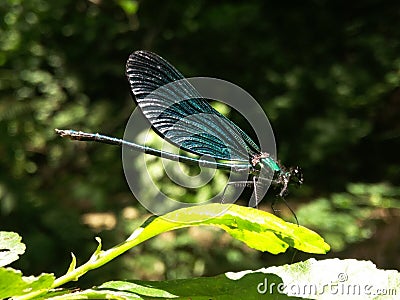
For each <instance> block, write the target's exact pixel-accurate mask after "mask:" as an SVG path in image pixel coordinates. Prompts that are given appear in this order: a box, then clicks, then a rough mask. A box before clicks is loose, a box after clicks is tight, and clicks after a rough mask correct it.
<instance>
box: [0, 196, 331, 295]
mask: <svg viewBox="0 0 400 300" xmlns="http://www.w3.org/2000/svg"><path fill="white" fill-rule="evenodd" d="M201 225H203V226H204V225H209V226H217V227H219V228H222V229H224V230H225V231H227V232H228V233H229V234H230V235H232V236H233V237H235V238H236V239H238V240H241V241H243V242H245V243H247V244H248V245H249V246H250V247H253V248H255V249H257V250H261V251H269V252H271V253H279V252H282V251H285V250H286V249H287V247H288V246H289V245H290V246H292V247H295V248H297V249H300V250H302V251H307V252H311V253H326V252H327V251H328V250H329V245H327V244H326V243H325V242H324V241H323V239H322V238H321V237H320V236H319V235H317V234H316V233H315V232H313V231H310V230H308V229H306V228H304V227H300V226H298V225H295V224H291V223H286V222H284V221H283V220H281V219H279V218H278V217H276V216H274V215H271V214H269V213H266V212H262V211H259V210H256V209H253V208H247V207H243V206H236V205H227V204H210V205H201V206H197V207H190V208H184V209H180V210H177V211H173V212H170V213H168V214H166V215H164V216H162V217H156V218H154V217H152V218H150V219H148V220H147V221H146V222H145V223H144V224H143V225H142V226H141V227H139V228H137V229H136V230H135V231H134V232H133V233H132V234H131V236H130V237H129V238H128V239H127V240H126V241H125V242H123V243H121V244H119V245H117V246H115V247H113V248H111V249H109V250H102V244H101V240H100V238H97V241H98V243H99V245H98V247H97V249H96V251H95V252H94V253H93V254H92V256H91V257H90V259H89V260H88V262H87V263H85V264H83V265H81V266H79V267H77V266H76V264H77V263H76V258H75V255H74V254H72V262H71V264H70V266H69V268H68V271H67V273H66V274H65V275H63V276H61V277H59V278H54V275H52V274H42V275H40V276H39V277H36V278H27V277H23V276H22V274H21V272H20V271H18V270H14V269H12V268H0V279H1V280H0V282H1V284H0V297H1V298H4V297H10V296H22V298H20V299H31V298H35V297H37V296H41V295H43V294H45V293H46V292H48V291H49V290H50V289H54V288H57V287H59V286H61V285H63V284H65V283H67V282H70V281H77V280H78V279H79V277H81V276H82V275H84V274H85V273H87V272H88V271H90V270H93V269H97V268H99V267H101V266H103V265H104V264H106V263H108V262H110V261H111V260H113V259H115V258H116V257H117V256H119V255H121V254H122V253H124V252H126V251H127V250H130V249H131V248H133V247H135V246H137V245H138V244H140V243H142V242H144V241H146V240H148V239H149V238H151V237H154V236H157V235H159V234H160V233H163V232H166V231H170V230H174V229H179V228H182V227H189V226H201ZM0 237H1V239H0V249H4V250H6V251H7V252H9V253H10V254H11V255H7V256H5V257H4V258H3V259H2V261H3V264H2V265H8V264H9V263H11V262H12V261H14V260H15V259H18V255H20V254H23V252H24V251H25V246H24V245H23V244H22V243H21V241H20V240H21V238H20V237H19V236H18V234H16V233H12V232H11V233H9V232H0ZM104 287H108V288H109V286H107V285H105V286H104ZM142 291H143V289H142ZM131 292H132V291H131ZM57 293H60V291H57ZM104 296H105V295H104ZM121 297H122V296H121Z"/></svg>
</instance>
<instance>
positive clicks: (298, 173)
mask: <svg viewBox="0 0 400 300" xmlns="http://www.w3.org/2000/svg"><path fill="white" fill-rule="evenodd" d="M290 179H291V180H292V181H293V182H295V183H297V184H298V185H302V184H303V182H304V178H303V171H302V170H301V168H300V167H294V168H290Z"/></svg>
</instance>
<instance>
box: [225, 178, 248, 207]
mask: <svg viewBox="0 0 400 300" xmlns="http://www.w3.org/2000/svg"><path fill="white" fill-rule="evenodd" d="M252 184H253V181H232V182H228V183H227V184H226V185H225V188H224V190H223V192H222V198H221V204H224V203H225V201H224V200H225V192H226V190H227V188H228V186H231V185H233V186H239V187H250V186H251V185H252Z"/></svg>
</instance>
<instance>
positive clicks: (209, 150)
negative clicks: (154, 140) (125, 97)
mask: <svg viewBox="0 0 400 300" xmlns="http://www.w3.org/2000/svg"><path fill="white" fill-rule="evenodd" d="M126 75H127V78H128V80H129V83H130V86H131V91H132V93H133V96H134V98H135V101H136V103H137V104H138V106H139V107H140V109H141V110H142V112H143V114H144V115H145V117H146V118H147V119H148V120H149V121H150V123H151V125H152V127H153V129H154V130H155V131H156V132H157V133H158V134H159V135H160V136H162V137H163V138H165V139H166V140H168V141H169V142H170V143H172V144H174V145H176V146H178V147H180V148H182V149H183V150H186V151H189V152H192V153H195V154H198V155H207V156H211V157H214V158H218V159H226V160H238V161H246V162H248V161H249V156H251V155H252V154H254V153H257V152H259V151H260V150H259V147H258V146H257V145H256V144H255V143H254V142H253V140H252V139H251V138H250V137H249V136H248V135H247V134H246V133H245V132H244V131H243V130H241V129H240V128H239V127H238V126H237V125H236V124H234V123H233V122H232V121H230V120H229V119H228V118H226V117H225V116H224V115H222V114H220V113H219V112H218V111H216V110H215V109H214V108H213V107H212V106H211V105H210V104H209V103H208V101H207V100H206V99H204V98H203V97H201V95H200V94H199V92H198V91H197V90H196V89H195V88H194V87H193V86H192V85H191V84H190V83H189V82H188V81H187V80H186V79H185V78H184V77H183V76H182V75H181V74H180V73H179V71H177V70H176V69H175V68H174V67H173V66H172V65H171V64H169V63H168V62H167V61H166V60H164V59H163V58H161V57H160V56H158V55H156V54H154V53H151V52H147V51H137V52H134V53H132V54H131V55H130V56H129V59H128V61H127V64H126Z"/></svg>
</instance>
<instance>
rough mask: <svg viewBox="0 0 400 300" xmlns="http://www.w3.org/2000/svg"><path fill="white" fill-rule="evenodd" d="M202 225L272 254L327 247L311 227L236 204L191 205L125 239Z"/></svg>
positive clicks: (150, 222) (321, 251)
mask: <svg viewBox="0 0 400 300" xmlns="http://www.w3.org/2000/svg"><path fill="white" fill-rule="evenodd" d="M201 225H210V226H216V227H219V228H221V229H223V230H225V231H226V232H227V233H229V234H230V235H231V236H233V237H234V238H236V239H238V240H240V241H242V242H244V243H246V244H247V245H248V246H249V247H251V248H254V249H257V250H260V251H268V252H270V253H273V254H278V253H282V252H285V251H286V249H287V248H288V247H289V246H290V247H293V248H296V249H298V250H301V251H304V252H309V253H317V254H325V253H326V252H327V251H329V249H330V247H329V245H328V244H327V243H325V242H324V240H323V239H322V237H320V236H319V235H318V234H317V233H315V232H314V231H311V230H309V229H307V228H305V227H302V226H298V225H297V224H293V223H289V222H285V221H284V220H282V219H280V218H278V217H277V216H275V215H273V214H270V213H268V212H265V211H261V210H258V209H254V208H251V207H244V206H239V205H235V204H208V205H201V206H193V207H189V208H183V209H179V210H176V211H173V212H170V213H168V214H166V215H164V216H161V217H157V218H152V219H149V220H148V221H146V222H145V223H144V224H143V225H142V227H141V228H139V229H138V230H136V231H135V232H134V233H133V234H132V235H131V237H130V238H129V239H128V241H136V244H138V243H140V242H142V241H144V240H147V239H149V238H151V237H153V236H156V235H158V234H160V233H162V232H165V231H169V230H174V229H178V228H183V227H189V226H201Z"/></svg>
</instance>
